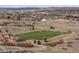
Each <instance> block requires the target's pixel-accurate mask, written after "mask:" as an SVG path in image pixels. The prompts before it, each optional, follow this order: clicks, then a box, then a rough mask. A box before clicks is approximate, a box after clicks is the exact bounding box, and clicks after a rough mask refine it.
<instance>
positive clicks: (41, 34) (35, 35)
mask: <svg viewBox="0 0 79 59" xmlns="http://www.w3.org/2000/svg"><path fill="white" fill-rule="evenodd" d="M64 34H68V32H57V31H35V32H29V33H21V34H16V36H17V37H19V38H23V39H26V40H29V39H35V40H43V39H44V38H51V37H54V36H58V35H64Z"/></svg>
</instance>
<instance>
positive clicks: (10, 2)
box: [0, 0, 79, 7]
mask: <svg viewBox="0 0 79 59" xmlns="http://www.w3.org/2000/svg"><path fill="white" fill-rule="evenodd" d="M49 6H59V7H60V6H79V0H0V7H49Z"/></svg>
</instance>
